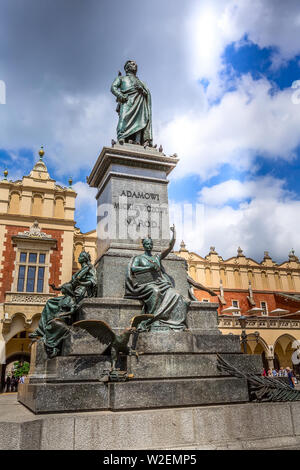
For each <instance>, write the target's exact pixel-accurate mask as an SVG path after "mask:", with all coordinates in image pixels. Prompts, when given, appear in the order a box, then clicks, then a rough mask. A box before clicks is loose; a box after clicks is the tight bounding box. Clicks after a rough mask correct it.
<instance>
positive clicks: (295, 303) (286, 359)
mask: <svg viewBox="0 0 300 470" xmlns="http://www.w3.org/2000/svg"><path fill="white" fill-rule="evenodd" d="M176 254H178V255H179V256H181V257H182V258H185V259H186V260H187V262H188V266H189V273H190V276H191V277H192V278H193V279H195V280H196V281H198V282H200V283H201V284H203V285H205V286H207V287H209V288H210V289H212V290H213V291H214V292H215V293H216V294H217V297H214V296H210V295H209V294H208V293H207V292H205V291H200V290H196V291H195V295H196V297H197V298H198V299H199V300H200V301H202V302H208V301H211V302H218V303H219V308H218V314H219V328H220V330H221V331H222V333H223V334H239V335H240V334H241V332H242V327H241V320H240V317H241V316H242V317H243V316H246V327H245V332H246V334H247V335H248V337H247V352H248V353H250V354H261V355H262V358H263V362H264V366H265V367H266V368H272V367H275V368H279V367H286V366H290V367H292V364H293V361H294V360H295V357H296V355H297V354H298V353H297V347H298V342H299V344H300V262H299V259H298V257H297V256H295V253H294V251H293V250H292V251H291V252H290V254H289V258H288V260H287V261H285V262H283V263H281V264H277V263H276V262H275V261H273V260H272V258H271V257H270V255H269V253H268V252H267V251H265V253H264V258H263V260H262V261H261V262H257V261H255V260H253V259H251V258H247V257H246V256H245V255H244V253H243V251H242V250H241V248H239V249H238V251H237V256H234V257H232V258H229V259H227V260H224V259H223V258H222V257H221V256H220V255H219V254H218V253H217V252H216V250H215V247H211V248H210V252H209V254H208V255H207V256H205V257H201V256H200V255H198V254H197V253H194V252H189V251H188V250H187V249H186V247H185V244H184V242H182V243H181V246H180V250H179V252H177V253H176ZM243 328H244V327H243ZM257 333H259V335H258V334H257ZM295 351H296V352H295ZM296 359H297V358H296ZM296 362H297V361H296ZM294 368H295V367H294Z"/></svg>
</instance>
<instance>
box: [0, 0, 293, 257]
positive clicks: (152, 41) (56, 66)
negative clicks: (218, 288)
mask: <svg viewBox="0 0 300 470" xmlns="http://www.w3.org/2000/svg"><path fill="white" fill-rule="evenodd" d="M167 3H168V2H165V3H164V2H159V1H158V0H153V2H152V3H151V8H150V6H149V5H148V3H147V2H139V1H138V0H130V1H129V3H128V5H127V6H128V8H125V9H124V4H123V3H122V2H121V1H119V0H112V1H111V2H108V3H107V2H102V1H97V0H85V2H84V3H83V2H81V1H79V0H63V1H59V0H53V1H52V2H48V1H47V0H40V1H39V2H37V0H27V2H26V6H25V4H24V2H22V1H20V0H14V1H13V2H10V1H9V0H0V9H1V12H2V14H1V15H0V80H3V81H5V83H6V89H7V96H6V104H5V105H1V104H0V170H1V171H2V172H3V170H4V169H5V168H7V169H8V170H9V178H11V179H14V180H15V179H19V178H21V177H22V175H23V174H28V173H29V172H30V170H31V169H32V167H33V165H34V162H35V161H36V160H37V159H38V153H37V152H38V150H39V147H40V145H44V148H45V157H44V160H45V163H46V164H47V167H48V170H49V172H50V174H51V176H52V177H53V178H55V179H56V180H57V181H58V183H59V184H63V185H65V186H67V185H68V179H69V176H72V177H73V186H74V189H75V190H76V191H77V192H78V197H77V206H76V207H77V208H76V222H77V226H79V227H80V228H81V230H82V231H83V232H86V231H90V230H92V229H94V228H95V227H96V203H95V199H94V194H95V192H94V190H90V189H89V188H88V187H87V185H86V183H85V181H86V176H87V175H88V174H89V173H90V171H91V169H92V167H93V164H94V162H95V161H96V159H97V156H98V154H99V152H100V150H101V148H102V147H103V145H109V144H110V141H111V139H112V138H115V129H116V125H117V115H116V113H115V101H114V97H113V96H112V95H111V94H110V91H109V89H110V85H111V83H112V81H113V80H114V78H115V76H116V74H117V72H118V70H122V68H123V64H124V62H125V61H126V60H127V59H128V58H134V59H135V60H136V61H137V63H138V66H139V71H138V75H139V77H140V78H141V79H142V80H144V81H145V82H146V83H147V85H148V86H149V88H150V91H151V94H152V101H153V128H154V141H155V142H156V143H158V145H159V144H162V145H163V147H164V151H165V153H166V154H170V155H172V154H173V153H174V152H176V153H177V154H178V155H179V158H180V162H179V164H178V166H177V168H176V170H175V171H174V172H173V173H172V174H171V175H170V185H169V198H170V201H172V202H175V203H177V204H183V203H191V204H194V205H195V204H201V205H202V206H203V209H204V212H203V217H202V219H201V220H198V226H195V227H194V228H193V230H189V231H188V233H186V232H185V231H183V232H182V233H181V232H180V235H179V237H182V238H184V240H185V242H186V245H187V248H188V249H191V250H193V251H196V252H198V253H199V254H200V255H201V256H205V255H206V254H207V253H208V251H209V247H210V246H211V245H214V246H216V249H217V251H218V252H219V254H220V255H221V256H223V257H224V258H228V257H230V256H233V255H234V254H235V253H236V250H237V247H238V246H241V247H242V248H243V249H244V252H245V254H246V255H247V256H249V257H252V258H254V259H257V260H260V259H262V257H263V252H264V251H265V250H268V251H269V252H270V254H271V256H273V258H274V260H275V261H277V262H281V261H283V260H284V259H287V255H288V252H289V251H290V250H291V248H294V249H295V250H296V254H299V255H300V240H298V239H299V237H298V233H299V229H300V226H299V225H300V224H299V221H298V219H299V217H298V214H299V208H300V183H299V176H300V165H299V158H300V152H299V149H300V133H299V126H300V104H298V101H300V100H299V99H298V98H299V97H298V95H297V96H296V95H295V93H296V92H297V90H296V89H293V88H292V84H293V82H294V81H296V80H300V66H299V64H300V44H299V40H298V38H299V29H300V5H299V2H298V1H297V0H287V1H286V2H280V1H279V0H251V1H250V0H240V1H237V0H222V1H221V0H215V1H214V2H211V1H208V0H200V1H196V0H190V1H189V2H180V1H179V0H173V7H172V9H170V8H169V5H167ZM293 96H294V98H293ZM295 96H296V98H295ZM180 241H181V240H179V239H178V243H179V242H180Z"/></svg>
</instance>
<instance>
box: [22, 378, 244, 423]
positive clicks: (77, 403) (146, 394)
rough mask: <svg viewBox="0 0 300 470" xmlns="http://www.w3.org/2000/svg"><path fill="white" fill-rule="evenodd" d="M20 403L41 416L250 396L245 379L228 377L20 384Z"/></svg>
mask: <svg viewBox="0 0 300 470" xmlns="http://www.w3.org/2000/svg"><path fill="white" fill-rule="evenodd" d="M18 400H19V401H20V402H21V403H22V404H24V405H25V406H26V407H27V408H29V409H31V410H32V411H33V412H34V413H36V414H39V413H56V412H69V411H95V410H99V411H101V410H105V409H107V410H108V409H110V410H112V411H117V410H134V409H144V410H146V409H151V408H153V409H154V408H163V407H185V406H197V405H208V404H210V405H213V404H214V405H217V404H230V403H243V402H247V401H248V400H249V396H248V387H247V381H246V380H244V379H236V378H231V377H226V378H203V379H176V380H145V381H134V380H133V381H128V382H115V383H101V382H81V383H80V382H79V383H78V382H77V383H63V384H62V383H47V384H20V387H19V393H18Z"/></svg>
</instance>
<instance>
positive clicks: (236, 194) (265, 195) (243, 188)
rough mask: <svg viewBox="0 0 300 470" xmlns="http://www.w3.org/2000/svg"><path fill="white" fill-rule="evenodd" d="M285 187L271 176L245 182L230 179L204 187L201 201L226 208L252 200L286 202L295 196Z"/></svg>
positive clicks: (283, 182) (281, 181) (280, 181)
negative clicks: (285, 200) (235, 202)
mask: <svg viewBox="0 0 300 470" xmlns="http://www.w3.org/2000/svg"><path fill="white" fill-rule="evenodd" d="M284 185H285V181H284V180H279V179H276V178H273V177H271V176H265V177H261V178H256V179H255V180H250V181H244V182H242V181H239V180H232V179H230V180H227V181H224V182H223V183H220V184H217V185H215V186H212V187H207V186H204V188H202V190H201V191H200V192H199V200H200V202H202V203H203V204H206V205H208V206H224V205H225V204H226V203H227V202H231V201H237V202H242V201H245V200H246V199H252V198H255V199H256V200H262V201H267V200H268V199H274V197H276V198H277V199H280V200H284V199H286V198H291V197H292V196H293V193H291V192H290V191H287V190H286V189H284V188H283V186H284Z"/></svg>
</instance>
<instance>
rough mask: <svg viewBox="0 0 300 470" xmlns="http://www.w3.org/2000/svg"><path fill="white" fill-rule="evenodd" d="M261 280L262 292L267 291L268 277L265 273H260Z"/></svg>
mask: <svg viewBox="0 0 300 470" xmlns="http://www.w3.org/2000/svg"><path fill="white" fill-rule="evenodd" d="M261 279H262V287H263V289H264V290H268V289H269V279H268V275H267V273H266V272H265V271H262V273H261Z"/></svg>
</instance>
